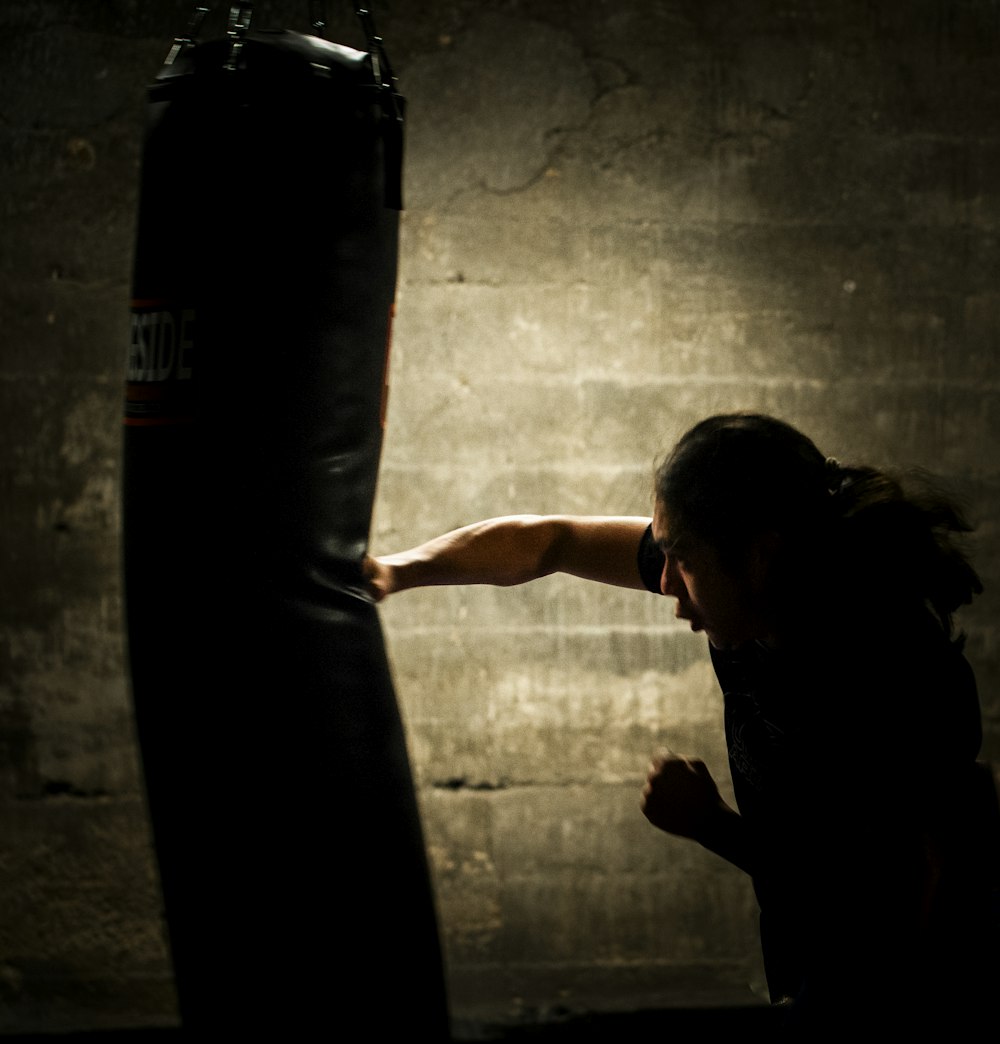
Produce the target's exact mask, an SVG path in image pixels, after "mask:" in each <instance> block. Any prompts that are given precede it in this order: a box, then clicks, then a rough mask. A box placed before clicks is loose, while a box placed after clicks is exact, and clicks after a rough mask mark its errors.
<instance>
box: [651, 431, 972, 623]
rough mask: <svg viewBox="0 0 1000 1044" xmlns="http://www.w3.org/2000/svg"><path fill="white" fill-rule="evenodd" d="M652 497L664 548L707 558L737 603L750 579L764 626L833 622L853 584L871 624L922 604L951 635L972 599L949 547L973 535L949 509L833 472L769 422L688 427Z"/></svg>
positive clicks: (934, 497)
mask: <svg viewBox="0 0 1000 1044" xmlns="http://www.w3.org/2000/svg"><path fill="white" fill-rule="evenodd" d="M655 495H656V505H657V514H658V516H659V517H660V518H661V520H663V519H668V520H669V540H668V545H673V544H676V543H678V542H681V543H689V544H690V543H691V542H698V543H700V544H702V545H706V544H707V545H708V546H710V547H711V548H712V549H713V550H714V551H715V553H716V555H717V560H718V562H719V564H720V567H721V568H722V569H723V570H725V571H726V572H727V573H728V574H729V575H730V576H731V577H732V578H734V580H736V581H737V583H736V584H735V585H734V589H733V594H734V597H746V592H747V590H748V581H747V578H748V577H749V578H751V579H752V583H753V586H754V588H755V590H754V591H753V592H752V593H753V598H754V604H755V605H756V606H757V607H758V612H759V613H760V614H762V615H766V616H768V617H770V620H771V623H772V624H773V623H774V622H775V620H778V621H779V626H780V625H781V622H787V621H788V620H789V619H793V618H794V617H795V616H796V615H797V614H798V612H799V610H800V609H802V608H805V606H806V605H813V606H815V605H817V604H820V603H826V604H827V605H828V608H829V609H831V610H833V609H834V607H835V603H837V602H839V600H840V596H841V594H842V593H843V592H847V591H849V590H850V589H851V587H852V585H856V584H857V583H858V582H859V581H861V582H863V583H864V588H865V609H866V610H867V611H870V612H872V614H873V616H877V615H878V613H879V612H880V611H883V610H885V609H886V608H888V607H889V605H890V604H892V605H895V606H898V605H899V604H901V603H908V604H926V605H928V606H930V607H931V608H932V609H933V610H934V612H935V613H936V614H937V616H938V617H939V619H940V621H941V623H942V626H943V627H944V628H945V629H946V630H948V631H950V628H951V614H952V612H953V611H954V610H955V609H957V608H958V606H959V605H961V604H964V603H966V602H968V601H970V600H971V598H972V597H973V595H974V594H976V593H978V592H979V591H980V590H981V585H980V583H979V578H978V577H977V575H976V573H975V572H974V570H973V569H972V567H971V566H970V564H969V563H968V561H967V560H966V558H965V555H964V554H963V553H962V552H961V551H960V550H958V549H957V548H956V547H955V546H954V543H953V536H954V535H955V534H962V533H966V532H969V531H970V529H971V527H970V526H969V525H968V524H967V523H966V521H965V519H964V518H963V516H962V514H961V512H960V511H959V509H958V508H957V507H956V505H955V504H954V503H953V501H951V500H950V499H949V498H948V497H947V496H945V495H943V494H942V493H941V492H940V491H935V490H933V489H932V488H931V487H930V486H929V485H928V484H927V483H926V482H923V483H922V485H921V487H920V488H919V489H917V490H916V492H914V491H912V490H910V489H904V485H903V484H902V483H901V482H900V481H899V480H897V479H895V478H892V477H890V476H889V475H887V474H886V473H884V472H882V471H879V470H878V469H875V468H871V467H842V466H841V465H839V464H838V463H837V462H836V461H834V460H833V459H832V458H827V457H825V456H824V454H823V453H821V452H820V450H819V449H818V448H817V447H816V445H815V443H813V441H812V440H811V439H809V438H807V437H806V436H805V435H803V434H802V433H801V432H800V431H798V430H797V429H796V428H794V427H792V426H791V425H790V424H787V423H785V422H784V421H780V420H777V419H776V418H774V417H769V416H766V415H763V414H756V413H731V414H720V415H717V416H713V417H709V418H707V419H706V420H703V421H701V422H700V423H698V424H696V425H695V426H694V427H693V428H691V429H690V430H689V431H688V432H687V433H686V434H685V435H684V436H683V437H682V438H681V440H680V441H679V442H678V443H677V445H676V446H675V447H674V449H673V451H672V452H671V453H670V454H669V456H667V458H666V459H665V460H664V461H663V462H662V463H661V464H660V465H659V467H658V468H657V470H656V476H655ZM661 524H662V523H661ZM831 602H832V603H833V604H831Z"/></svg>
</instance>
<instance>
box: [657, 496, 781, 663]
mask: <svg viewBox="0 0 1000 1044" xmlns="http://www.w3.org/2000/svg"><path fill="white" fill-rule="evenodd" d="M653 539H654V540H655V541H656V542H657V544H658V545H659V546H660V548H661V550H662V551H663V553H664V556H665V564H664V567H663V575H662V576H661V577H660V590H661V591H662V592H663V594H665V595H670V596H671V597H673V598H676V599H677V609H676V615H677V618H678V619H679V620H689V621H690V623H691V630H692V631H704V632H705V635H706V637H707V638H708V640H709V641H710V642H711V643H712V645H714V646H715V647H716V648H717V649H731V648H733V647H735V646H737V645H742V644H743V643H744V642H747V641H751V640H753V639H767V638H768V637H769V628H768V625H767V619H766V614H765V612H764V605H765V601H764V593H765V585H764V579H765V565H766V562H765V559H764V556H763V553H762V548H761V547H760V546H758V545H757V544H755V545H753V546H751V548H750V550H749V551H748V553H747V556H746V560H745V561H744V562H743V563H741V564H740V566H738V567H737V568H736V569H735V570H734V569H732V568H726V567H725V566H723V564H722V561H721V559H720V556H719V552H718V551H717V550H716V548H715V547H713V546H712V545H711V544H708V543H706V542H704V541H702V540H699V539H698V538H697V537H695V536H683V537H679V538H675V537H673V536H672V535H671V532H670V513H669V511H668V510H667V508H666V507H665V506H664V505H663V503H662V502H659V501H658V502H657V504H656V509H655V511H654V512H653Z"/></svg>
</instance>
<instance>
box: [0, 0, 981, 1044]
mask: <svg viewBox="0 0 1000 1044" xmlns="http://www.w3.org/2000/svg"><path fill="white" fill-rule="evenodd" d="M193 6H194V5H193V4H188V3H182V2H180V0H154V2H151V3H146V4H137V3H133V2H115V3H109V4H96V5H95V4H92V3H89V2H83V0H77V2H73V0H48V2H46V0H24V2H23V3H19V4H16V5H15V4H6V5H4V6H3V9H2V11H0V29H2V33H3V38H4V41H5V53H4V58H3V61H2V62H0V116H2V119H0V172H2V178H3V183H2V184H3V188H4V192H3V197H2V204H0V205H2V207H3V236H2V238H0V265H2V274H3V281H2V284H0V329H2V340H0V399H2V405H0V430H2V432H3V442H2V457H0V461H2V467H0V483H2V487H0V488H2V497H0V511H2V527H0V532H2V539H3V557H2V570H3V572H2V579H0V583H2V590H3V595H4V597H3V602H2V613H3V616H2V621H0V664H2V674H0V743H2V746H3V752H4V754H3V757H2V758H0V844H2V847H3V851H2V856H0V1032H6V1033H11V1032H26V1031H31V1030H51V1029H89V1028H97V1027H108V1026H122V1025H124V1026H135V1025H170V1024H172V1023H173V1022H174V1020H175V1012H174V1006H173V994H172V988H171V979H170V965H169V959H168V954H167V950H166V947H165V943H164V935H163V928H162V924H161V920H160V906H159V895H158V886H157V878H156V869H155V864H154V861H153V858H152V854H151V848H150V837H149V829H148V823H147V819H146V815H145V809H144V802H143V793H142V780H141V772H140V768H139V761H138V757H137V752H136V748H135V743H134V736H133V732H132V719H131V706H130V695H129V690H128V684H127V677H126V673H125V668H124V666H123V638H122V617H121V586H120V577H119V566H120V562H119V553H120V552H119V505H118V496H119V485H118V480H119V438H120V427H119V425H120V416H121V398H122V394H121V379H122V372H123V365H124V358H125V347H126V342H127V333H128V315H127V311H128V298H129V283H130V265H131V250H132V243H133V234H134V219H135V208H136V190H137V182H138V164H139V149H140V144H141V128H142V118H143V105H144V97H143V91H144V88H145V85H146V84H147V82H148V81H149V80H150V79H151V78H152V77H153V76H154V75H155V73H156V71H157V69H158V68H159V65H160V63H161V62H162V60H163V57H164V55H165V53H166V50H167V48H168V46H169V43H170V40H171V39H172V37H173V35H174V34H175V32H177V31H178V30H179V29H180V28H181V27H182V26H183V25H184V23H185V20H186V18H187V16H188V14H189V13H190V11H191V9H192V8H193ZM225 6H226V5H220V7H221V8H225ZM328 6H332V5H328ZM255 7H256V9H257V14H256V19H255V20H256V24H258V25H264V24H270V25H280V26H284V27H287V28H294V29H307V28H308V7H309V5H308V4H306V3H304V2H303V3H292V2H291V0H288V2H286V3H281V4H266V5H265V4H258V5H255ZM343 7H344V10H343V11H341V10H337V11H334V12H331V18H330V20H331V24H332V25H333V36H334V38H335V39H339V40H341V41H342V42H344V43H346V44H349V45H351V46H359V45H361V41H362V37H361V35H360V33H359V31H358V27H357V24H356V22H355V20H354V19H353V11H352V9H351V5H343ZM374 10H375V13H376V18H377V24H378V28H379V30H380V32H381V33H382V35H383V36H384V38H385V41H386V46H387V49H388V52H389V55H390V58H391V59H392V61H393V64H394V66H395V69H396V72H397V74H398V76H399V79H400V86H401V89H402V91H403V93H404V94H405V95H406V96H407V98H408V103H409V114H408V130H407V167H406V185H405V191H406V211H405V214H404V216H403V224H402V232H401V247H402V255H401V266H400V282H399V297H398V314H397V319H396V324H395V333H394V343H393V353H392V366H391V382H392V383H391V391H390V399H389V413H388V426H387V437H386V444H385V449H384V456H383V465H382V469H381V472H380V488H379V495H378V498H377V501H376V505H375V514H374V519H373V531H372V547H373V549H374V550H376V551H390V550H396V549H399V548H401V547H404V546H409V545H411V544H413V543H415V542H417V541H418V540H421V539H424V538H426V537H429V536H432V535H434V534H436V533H438V532H441V531H443V530H445V529H448V528H450V527H453V526H456V525H460V524H463V523H466V522H470V521H473V520H475V519H477V518H480V517H485V516H488V515H495V514H505V513H508V512H512V511H532V512H547V511H566V512H582V513H646V512H648V511H649V509H650V498H649V478H650V471H651V467H652V464H653V461H654V459H655V458H656V457H657V456H658V455H659V454H660V453H661V452H662V451H664V450H665V449H666V448H668V447H669V445H670V444H671V442H672V441H673V439H674V438H675V437H676V436H677V435H678V434H679V433H680V432H681V431H682V430H683V429H684V428H686V427H687V426H688V425H689V424H690V423H692V422H693V421H694V420H696V419H698V418H700V417H701V416H703V415H705V414H708V413H710V412H714V411H718V410H730V409H737V408H752V409H762V410H766V411H770V412H773V413H776V414H778V415H780V416H783V417H785V418H786V419H788V420H790V421H791V422H793V423H795V424H797V425H799V426H801V427H803V428H804V430H806V431H807V432H808V433H809V434H811V435H812V436H813V437H814V438H815V439H816V440H817V442H818V444H819V445H820V447H821V448H823V449H824V450H825V451H826V452H828V453H831V454H834V455H836V456H838V457H840V458H841V459H844V460H854V459H859V458H862V459H866V460H870V461H872V462H875V463H886V464H896V463H899V464H913V465H919V466H923V467H926V468H929V469H930V470H931V471H932V472H934V473H935V474H937V475H939V476H941V477H942V478H944V479H946V480H948V481H949V482H951V483H952V484H953V486H954V487H955V488H956V489H957V490H958V491H959V492H960V493H961V494H962V495H963V496H965V497H966V498H967V500H968V503H969V507H970V513H971V515H972V516H973V518H974V519H975V520H976V521H977V522H978V523H979V531H978V543H977V549H978V564H979V566H980V568H981V571H982V573H983V576H984V579H985V581H986V585H987V591H986V594H985V595H984V597H983V598H982V600H981V601H980V602H979V603H978V604H977V605H976V606H974V607H973V608H971V609H970V610H969V611H968V612H967V613H966V614H965V616H964V617H963V618H962V621H961V622H962V624H963V626H964V627H965V629H966V630H967V631H968V634H969V645H968V648H969V654H970V657H971V659H972V661H973V664H974V666H975V668H976V670H977V672H978V675H979V679H980V684H981V688H982V695H983V703H984V713H985V717H986V742H985V747H984V756H986V757H988V758H990V759H994V760H1000V695H998V693H1000V686H998V682H1000V631H998V624H997V621H998V619H1000V615H998V611H997V610H998V601H997V594H996V590H997V587H998V580H1000V575H998V574H1000V539H998V533H997V527H996V522H995V519H996V517H997V514H998V511H997V509H998V507H1000V398H998V388H997V375H998V362H1000V360H998V335H997V323H996V319H997V312H998V306H1000V290H998V283H997V271H998V254H997V226H998V211H1000V185H998V179H997V173H996V172H997V170H998V169H1000V133H998V127H997V122H996V118H995V114H996V112H998V111H1000V74H998V66H997V62H996V55H997V51H998V44H1000V5H998V4H997V3H996V2H995V0H906V2H904V0H888V2H884V3H880V4H877V5H873V4H869V3H867V2H862V0H843V2H841V3H837V4H819V3H810V2H806V0H798V2H796V0H786V2H778V0H774V2H760V0H757V2H735V0H700V2H699V3H688V2H686V0H665V2H656V3H654V2H652V0H635V2H631V3H628V2H626V3H612V2H601V0H589V2H583V3H579V2H578V3H568V2H556V3H548V4H532V3H523V2H517V0H507V2H501V0H489V2H478V0H477V2H473V0H450V2H446V0H429V2H421V3H417V2H416V0H403V2H395V3H392V4H385V5H375V7H374ZM859 597H863V592H859ZM382 618H383V621H384V624H385V630H386V641H387V645H388V648H389V651H390V656H391V659H392V663H393V666H394V671H395V676H396V681H397V693H398V698H399V702H400V706H401V709H402V711H403V714H404V719H405V721H406V723H407V728H408V734H409V740H410V745H411V750H412V755H413V766H414V775H415V779H416V782H417V785H418V794H419V797H420V801H421V806H422V809H423V814H424V821H425V831H426V837H427V844H428V850H429V855H430V858H431V864H432V868H433V871H434V877H435V883H436V888H437V895H438V902H439V909H440V918H441V931H442V937H443V940H444V943H445V948H446V954H447V958H448V978H449V983H450V988H451V995H452V1005H453V1009H454V1012H455V1014H456V1018H458V1019H466V1018H471V1019H486V1020H495V1019H499V1020H504V1019H528V1020H531V1019H544V1018H547V1017H549V1016H551V1015H552V1014H553V1013H555V1012H557V1011H560V1010H570V1011H573V1010H587V1009H590V1008H605V1009H608V1010H617V1009H628V1008H629V1007H632V1006H644V1007H646V1006H660V1005H668V1006H669V1005H687V1004H701V1005H726V1004H743V1003H754V1002H756V1001H757V1000H759V999H760V998H761V997H762V989H763V987H762V982H761V974H760V968H759V960H758V955H757V950H756V938H755V921H754V907H753V902H752V896H751V894H750V892H749V889H748V887H747V884H746V882H745V881H744V880H743V879H742V878H741V877H740V875H739V874H738V873H736V872H735V871H732V869H731V868H729V867H727V866H725V865H723V864H722V863H721V862H719V861H717V860H714V859H712V858H711V857H709V856H707V855H706V854H705V853H704V852H702V851H701V850H699V849H697V848H695V847H694V846H690V845H686V844H684V843H683V842H679V841H674V840H672V839H670V838H667V837H665V836H663V835H659V834H657V833H656V832H655V831H653V830H652V829H651V828H650V827H649V826H648V825H647V824H646V823H645V820H644V819H643V818H642V817H641V815H640V813H639V811H638V792H639V788H640V786H641V781H642V778H643V775H644V771H645V767H646V764H647V760H648V756H649V754H650V753H651V751H652V750H653V749H654V748H655V747H656V746H658V745H660V744H662V743H669V744H670V745H671V746H672V747H674V748H675V749H678V750H684V751H691V752H696V753H700V754H702V755H703V756H705V757H706V759H707V760H708V761H709V764H710V765H711V767H712V768H713V770H714V771H715V772H716V773H717V774H718V775H719V776H720V777H722V778H726V775H725V773H726V770H725V754H724V746H723V740H722V735H721V705H720V699H719V695H718V693H717V691H716V688H715V683H714V680H713V678H712V675H711V672H710V669H709V665H708V661H707V655H706V651H705V648H704V645H703V642H702V641H701V640H700V639H698V638H696V637H693V636H691V635H690V634H688V633H686V632H684V631H683V630H682V629H679V628H678V627H676V626H675V625H674V622H673V620H672V613H671V608H670V607H669V606H667V605H666V604H661V603H660V601H658V600H657V599H653V598H646V597H643V596H642V595H635V594H627V593H624V592H618V591H615V590H612V589H605V588H599V587H596V586H594V585H587V584H585V583H583V582H579V581H577V582H572V581H564V580H562V579H560V578H550V579H548V580H545V581H542V582H539V583H537V584H535V585H533V586H531V587H530V588H523V589H518V590H499V589H492V588H471V589H464V590H444V589H437V590H432V591H421V592H409V593H407V594H405V595H402V596H400V597H398V598H397V599H393V600H390V602H388V603H386V604H385V606H384V607H383V610H382ZM899 754H900V761H901V767H905V756H904V755H905V752H902V751H901V752H899ZM317 826H318V827H321V826H322V824H317Z"/></svg>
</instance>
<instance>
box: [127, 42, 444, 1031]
mask: <svg viewBox="0 0 1000 1044" xmlns="http://www.w3.org/2000/svg"><path fill="white" fill-rule="evenodd" d="M374 67H375V62H374V58H373V55H372V54H370V53H367V52H364V51H357V50H354V49H352V48H348V47H343V46H340V45H337V44H333V43H328V42H326V41H324V40H322V39H320V38H318V37H313V36H308V35H301V34H298V33H295V32H291V31H284V30H283V31H276V32H275V31H271V32H246V33H245V34H243V35H241V37H240V39H239V41H238V47H237V46H236V45H235V44H234V41H233V39H232V38H229V37H227V38H220V39H215V40H208V41H206V42H204V43H198V44H194V45H192V46H189V47H186V48H185V49H183V50H182V51H181V53H180V55H179V56H178V57H177V60H175V61H173V62H172V63H171V64H169V65H167V66H165V67H164V68H163V70H162V72H161V73H160V75H159V76H158V77H157V79H156V81H155V82H154V83H153V84H152V85H151V87H150V89H149V105H148V125H147V130H146V138H145V143H144V152H143V160H142V169H141V183H140V209H139V215H138V223H137V237H136V249H135V262H134V276H133V293H134V302H133V313H132V339H131V344H130V346H129V350H128V359H127V376H126V397H125V398H126V404H125V425H124V439H123V442H124V445H123V476H122V489H123V501H122V509H123V548H124V551H123V553H124V563H123V572H124V590H125V604H126V613H127V615H126V627H127V642H128V652H129V664H130V674H131V685H132V695H133V701H134V709H135V721H136V727H137V735H138V741H139V748H140V753H141V758H142V764H143V768H144V772H145V781H146V792H147V799H148V808H149V814H150V819H151V823H152V829H153V836H154V841H155V846H156V854H157V859H158V864H159V871H160V876H161V881H162V889H163V897H164V904H165V915H166V923H167V929H168V935H169V941H170V946H171V952H172V957H173V963H174V970H175V976H176V983H177V993H178V1001H179V1008H180V1015H181V1019H182V1023H183V1027H184V1029H185V1030H191V1031H195V1032H200V1031H207V1032H211V1033H212V1034H215V1033H217V1032H219V1031H220V1030H225V1031H228V1032H232V1031H233V1030H237V1031H238V1030H239V1029H241V1028H243V1029H247V1030H250V1029H252V1030H253V1031H254V1032H255V1033H258V1034H259V1033H260V1032H261V1031H265V1032H273V1033H281V1034H282V1037H281V1039H295V1038H294V1036H292V1037H291V1038H289V1037H288V1034H289V1033H290V1032H291V1033H294V1032H296V1031H300V1032H309V1033H310V1034H316V1033H319V1034H323V1033H325V1032H326V1033H328V1034H329V1035H332V1034H333V1033H334V1032H336V1031H337V1029H338V1028H340V1027H342V1026H343V1025H344V1024H345V1023H346V1022H350V1023H351V1024H353V1025H356V1024H358V1023H359V1021H360V1023H362V1024H363V1025H364V1026H365V1033H366V1036H367V1035H368V1034H371V1035H372V1036H375V1037H379V1036H380V1034H381V1033H382V1032H384V1033H386V1034H395V1033H400V1034H402V1033H403V1032H404V1031H405V1033H406V1035H407V1037H409V1036H411V1035H418V1036H420V1037H422V1038H423V1037H427V1038H429V1039H432V1040H446V1039H447V1038H448V1036H449V1034H448V1013H447V1005H446V998H445V987H444V977H443V972H442V954H441V947H440V943H439V937H438V926H437V921H436V913H435V906H434V897H433V893H432V887H431V879H430V875H429V868H428V865H427V862H426V854H425V847H424V838H423V834H422V828H421V821H420V818H419V814H418V805H417V800H416V795H415V790H414V786H413V781H412V778H411V770H410V764H409V760H408V754H407V745H406V737H405V734H404V729H403V725H402V722H401V717H400V713H399V710H398V707H397V703H396V698H395V693H394V689H393V682H392V677H391V672H390V669H389V665H388V663H387V658H386V653H385V648H384V644H383V636H382V632H381V629H380V623H379V619H378V616H377V611H376V608H375V606H374V605H373V604H371V602H370V601H368V600H366V599H365V598H364V597H363V587H362V584H361V573H360V566H361V561H362V558H363V555H364V553H365V550H366V546H367V540H368V535H369V527H370V523H371V512H372V505H373V500H374V495H375V487H376V479H377V469H378V462H379V455H380V452H381V445H382V432H383V425H382V421H383V416H384V408H385V387H386V381H385V376H386V365H387V352H388V344H389V335H390V321H391V312H392V308H393V300H394V296H395V288H396V278H397V246H398V220H399V212H398V209H397V207H398V192H399V180H400V176H401V171H400V164H401V152H400V145H401V133H402V129H401V108H400V107H401V104H402V99H401V98H400V97H399V96H398V95H397V94H395V92H394V90H391V91H388V92H387V91H386V89H385V84H384V83H382V82H380V79H379V77H377V76H375V75H373V69H374Z"/></svg>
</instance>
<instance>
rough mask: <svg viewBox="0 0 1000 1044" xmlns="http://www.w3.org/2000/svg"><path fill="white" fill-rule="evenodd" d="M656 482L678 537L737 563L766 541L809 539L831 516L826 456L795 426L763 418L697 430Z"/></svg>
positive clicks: (740, 417) (727, 418)
mask: <svg viewBox="0 0 1000 1044" xmlns="http://www.w3.org/2000/svg"><path fill="white" fill-rule="evenodd" d="M655 482H656V487H655V493H656V500H657V503H659V504H662V505H663V507H664V508H665V509H666V510H667V511H668V512H669V514H670V518H671V525H672V529H673V531H674V533H675V534H676V535H677V536H679V535H680V534H682V533H683V534H692V535H694V534H696V535H697V536H698V537H699V538H700V539H703V540H706V541H708V542H709V543H710V544H712V545H713V546H714V547H715V548H716V549H717V550H718V551H719V554H720V555H721V556H722V559H723V561H724V562H727V563H729V564H730V565H735V564H737V563H738V562H739V561H740V559H741V558H742V556H743V555H744V554H745V553H746V551H747V549H748V547H749V546H750V545H751V543H752V542H753V541H754V540H756V539H757V538H759V537H760V536H761V535H763V534H765V533H774V534H780V535H782V536H786V537H788V538H791V539H793V540H795V541H799V540H802V539H808V538H809V537H810V536H811V535H814V534H816V533H818V531H819V530H820V529H822V528H823V527H825V525H826V523H827V521H828V519H829V514H830V510H829V509H830V504H829V500H830V494H829V487H830V484H831V482H830V468H829V466H828V464H827V459H826V457H824V455H823V454H822V453H820V451H819V450H818V449H817V448H816V446H815V444H814V443H813V442H812V440H811V439H808V438H807V437H806V436H805V435H803V434H802V433H801V432H800V431H798V430H796V429H795V428H793V427H792V426H791V425H790V424H786V423H785V422H784V421H780V420H777V419H775V418H774V417H768V416H765V415H763V414H756V413H731V414H720V415H717V416H714V417H709V418H707V419H706V420H703V421H701V422H700V423H699V424H696V425H695V426H694V427H693V428H691V430H690V431H688V432H687V434H686V435H684V437H683V438H682V439H681V440H680V441H679V442H678V443H677V445H676V446H675V447H674V449H673V452H672V453H671V454H670V455H669V456H668V457H667V458H666V459H665V460H664V461H663V463H662V464H660V466H659V467H658V468H657V471H656V480H655Z"/></svg>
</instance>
